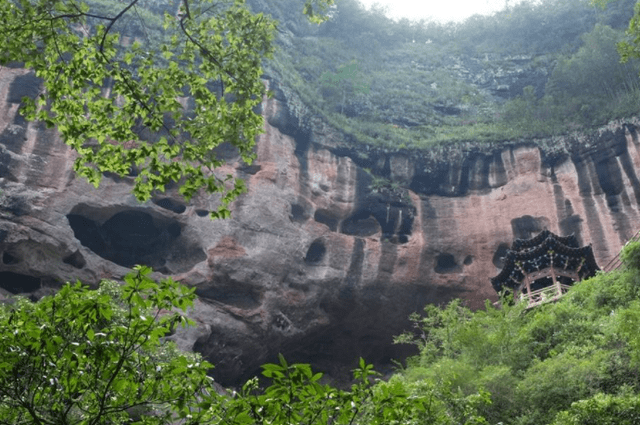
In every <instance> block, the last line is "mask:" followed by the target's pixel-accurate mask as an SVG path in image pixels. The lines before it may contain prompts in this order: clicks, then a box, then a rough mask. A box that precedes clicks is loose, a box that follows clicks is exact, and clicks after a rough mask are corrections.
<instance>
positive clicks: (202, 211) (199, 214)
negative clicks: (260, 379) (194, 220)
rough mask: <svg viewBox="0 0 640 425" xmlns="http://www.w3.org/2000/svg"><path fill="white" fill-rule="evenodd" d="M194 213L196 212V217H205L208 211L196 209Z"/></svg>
mask: <svg viewBox="0 0 640 425" xmlns="http://www.w3.org/2000/svg"><path fill="white" fill-rule="evenodd" d="M196 214H198V217H206V216H207V215H209V211H207V210H196Z"/></svg>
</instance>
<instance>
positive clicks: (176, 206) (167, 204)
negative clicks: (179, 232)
mask: <svg viewBox="0 0 640 425" xmlns="http://www.w3.org/2000/svg"><path fill="white" fill-rule="evenodd" d="M153 203H154V204H156V205H157V206H159V207H161V208H164V209H165V210H169V211H173V212H174V213H176V214H182V213H183V212H185V210H186V209H187V207H186V206H184V205H183V204H181V203H179V202H175V201H173V200H171V199H170V198H162V199H158V200H155V201H153Z"/></svg>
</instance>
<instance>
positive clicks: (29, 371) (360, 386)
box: [0, 266, 487, 425]
mask: <svg viewBox="0 0 640 425" xmlns="http://www.w3.org/2000/svg"><path fill="white" fill-rule="evenodd" d="M150 272H151V270H150V269H149V268H147V267H143V266H136V267H135V268H134V271H133V272H132V273H130V274H128V275H127V276H125V283H124V285H122V286H120V285H119V284H117V283H115V282H112V281H103V282H102V284H101V286H100V288H99V289H97V290H95V291H92V290H89V288H88V287H86V286H83V285H82V284H81V283H80V282H77V283H76V284H75V285H72V284H67V285H65V286H64V287H63V288H62V290H60V291H59V292H58V293H57V294H55V295H52V296H47V297H44V298H42V299H41V300H39V301H38V302H36V303H33V302H30V301H28V300H26V299H22V298H20V299H17V300H13V302H12V303H8V304H2V305H0V329H2V332H1V333H0V354H1V357H0V424H6V425H20V424H38V425H45V424H46V425H71V424H74V425H75V424H82V425H89V424H91V425H94V424H96V425H97V424H105V425H107V424H109V425H116V424H125V423H139V424H143V423H144V424H177V423H181V424H193V425H195V424H228V425H240V424H247V425H248V424H273V425H278V424H281V425H285V424H286V425H293V424H299V423H305V424H309V425H321V424H322V425H326V424H328V423H331V424H336V425H338V424H343V425H346V424H380V425H389V424H401V423H402V424H408V423H416V424H418V423H420V424H423V423H431V424H451V425H453V424H456V423H468V424H480V423H484V421H483V420H482V419H481V418H480V416H479V415H478V414H477V408H476V406H478V405H479V404H481V403H482V402H483V400H486V397H487V396H486V394H484V393H481V394H473V395H471V396H461V395H460V394H459V393H458V392H456V391H453V392H452V391H451V389H449V388H446V387H441V388H435V387H433V388H428V387H426V386H423V387H422V392H423V393H422V394H421V395H416V396H414V395H411V394H409V392H408V391H407V388H405V387H404V386H402V385H396V384H387V383H384V382H379V383H374V381H373V378H374V377H375V375H376V372H374V371H373V369H372V366H371V365H368V364H366V363H365V362H364V360H362V359H360V362H359V364H358V366H357V367H356V369H355V370H354V383H353V385H352V386H351V388H350V389H349V390H340V389H337V388H334V387H331V386H330V385H326V384H320V383H319V381H320V379H321V378H322V374H321V373H315V374H314V373H313V372H312V371H311V368H310V366H309V365H304V364H293V365H289V364H287V362H286V361H285V359H284V358H283V357H282V356H280V358H279V363H278V364H266V365H264V366H263V376H264V379H265V380H266V381H263V383H261V381H259V380H258V379H257V378H255V379H251V380H249V381H248V382H247V383H246V384H245V385H243V386H242V388H241V389H240V390H238V391H230V392H229V393H225V394H219V393H218V392H217V391H218V390H217V389H216V388H215V386H214V384H213V381H212V379H211V378H209V377H208V376H207V374H206V373H207V371H208V370H209V369H210V368H211V367H212V365H211V364H210V363H208V362H206V361H203V360H202V359H201V357H200V355H198V354H192V353H183V352H180V351H178V350H177V348H176V347H175V345H174V344H173V343H172V342H170V341H168V340H167V339H166V337H167V335H169V334H170V333H171V332H172V331H173V330H174V329H175V327H176V326H177V325H178V324H192V323H191V322H190V321H189V320H188V319H186V318H185V317H183V316H182V315H181V314H180V313H177V312H174V311H172V310H174V309H177V310H181V311H183V312H184V311H186V309H187V308H188V307H190V306H191V305H192V304H193V300H194V298H195V295H194V288H187V287H185V286H182V285H180V284H178V283H175V282H174V281H173V280H171V279H170V278H169V279H165V280H163V281H162V282H160V283H156V282H154V281H152V280H150V279H149V278H148V277H147V275H148V274H149V273H150ZM264 382H266V383H267V385H265V384H264Z"/></svg>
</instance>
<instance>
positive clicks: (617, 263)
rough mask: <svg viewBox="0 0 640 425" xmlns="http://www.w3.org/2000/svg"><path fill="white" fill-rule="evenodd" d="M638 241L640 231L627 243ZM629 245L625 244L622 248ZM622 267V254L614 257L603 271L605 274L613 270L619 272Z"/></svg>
mask: <svg viewBox="0 0 640 425" xmlns="http://www.w3.org/2000/svg"><path fill="white" fill-rule="evenodd" d="M637 240H640V231H638V233H636V234H635V235H633V236H632V237H631V239H629V240H628V241H627V243H629V242H635V241H637ZM627 243H625V244H624V245H623V246H622V248H624V247H625V246H626V245H627ZM622 248H620V250H621V251H622ZM621 266H622V260H621V259H620V254H619V253H618V254H616V255H615V256H614V257H613V258H612V259H611V260H610V261H609V262H608V263H607V265H606V266H604V267H603V268H602V270H603V271H605V272H610V271H612V270H617V269H619V268H620V267H621Z"/></svg>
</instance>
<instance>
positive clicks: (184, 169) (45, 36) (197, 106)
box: [0, 0, 333, 218]
mask: <svg viewBox="0 0 640 425" xmlns="http://www.w3.org/2000/svg"><path fill="white" fill-rule="evenodd" d="M172 3H173V2H171V3H168V4H166V5H160V6H158V5H157V4H155V6H154V7H155V9H154V10H155V12H156V13H155V14H154V13H150V10H149V9H143V8H141V7H140V5H139V0H127V1H126V2H125V3H120V2H118V3H116V2H111V3H110V2H104V1H102V0H93V1H90V2H88V3H85V2H83V1H82V0H68V1H67V0H0V46H2V48H1V50H0V65H4V64H7V63H8V62H19V63H24V66H25V67H27V68H32V69H33V70H34V71H35V73H36V75H37V76H38V77H40V78H41V79H42V80H43V86H44V90H43V91H42V92H41V93H40V94H39V95H38V96H37V97H36V99H24V107H23V113H24V114H25V116H26V117H27V118H28V119H31V120H34V119H37V120H40V121H44V122H45V123H46V124H47V126H50V127H51V126H57V128H58V131H59V132H60V135H61V137H62V139H63V140H64V142H65V143H67V144H68V145H70V146H71V147H72V148H73V149H75V150H76V151H77V152H78V153H79V154H80V156H79V157H78V158H77V159H76V161H75V163H74V170H75V171H76V172H77V173H78V174H79V175H81V176H83V177H85V178H86V179H87V180H88V181H89V182H90V183H92V184H93V185H94V186H95V187H98V185H99V183H100V180H101V177H102V175H101V173H104V172H113V173H116V174H118V175H120V176H124V175H127V174H130V173H132V169H133V166H134V165H136V166H142V168H141V170H140V172H139V174H138V175H137V176H136V178H135V186H134V188H133V193H134V195H135V196H136V198H137V199H138V201H140V202H144V201H146V200H148V199H149V198H150V196H151V194H152V192H154V191H156V190H159V191H161V192H163V191H164V190H165V185H166V184H167V183H169V182H171V181H173V182H179V181H181V179H185V180H184V183H183V184H182V185H181V187H180V189H179V192H180V193H181V194H182V195H183V196H184V197H185V199H186V200H187V201H189V200H190V199H191V197H192V196H193V195H194V194H195V192H196V191H197V190H199V189H200V188H203V187H204V188H205V189H206V191H207V192H208V193H216V192H217V193H220V194H221V198H220V199H221V203H220V206H219V208H218V210H217V211H212V212H211V218H216V217H228V216H229V215H230V212H229V209H228V208H227V206H228V204H229V203H230V202H231V201H232V200H233V199H235V197H237V196H238V195H239V194H240V193H242V192H243V191H244V190H245V186H244V184H243V182H242V181H241V180H239V179H234V178H233V177H232V176H231V175H226V176H218V175H216V174H215V173H214V172H213V170H214V169H215V168H217V167H219V166H221V165H222V164H223V161H222V160H220V159H218V158H217V157H216V155H215V152H214V151H213V149H214V148H216V147H217V146H219V145H220V144H221V143H224V142H229V143H231V144H232V145H234V146H235V147H236V148H237V149H238V152H239V154H240V155H241V157H242V159H243V160H244V161H245V162H247V163H250V162H251V161H252V160H253V158H254V154H253V150H252V148H253V145H254V139H255V137H256V136H257V135H258V134H259V133H260V132H261V131H262V117H261V116H260V115H259V114H257V113H255V112H254V109H255V107H256V106H257V105H258V104H259V103H260V102H261V100H262V96H263V94H264V86H263V84H262V82H261V80H260V76H261V73H262V70H261V61H262V59H263V58H264V57H268V56H269V55H270V54H271V53H272V51H273V46H272V41H273V34H274V30H275V28H276V23H275V21H273V20H272V19H270V18H269V17H267V16H265V15H263V14H261V13H258V14H253V13H251V12H250V11H249V10H248V9H247V8H246V7H245V1H244V0H233V1H231V0H221V1H217V0H181V1H179V2H178V4H177V5H176V6H171V4H172ZM332 4H333V0H307V1H306V3H305V6H304V13H306V14H307V16H308V17H309V19H311V20H313V21H314V22H320V21H322V20H323V19H326V16H323V15H322V12H324V11H326V10H327V8H328V7H329V6H330V5H332ZM141 16H146V17H147V18H151V21H153V22H151V21H150V20H148V19H143V18H141ZM160 16H162V18H160ZM131 17H135V18H136V22H137V24H138V25H137V30H136V32H135V33H134V34H128V35H130V36H132V37H133V38H134V39H135V40H134V41H133V43H130V42H129V40H128V39H127V38H128V37H125V35H127V34H120V33H118V30H119V29H121V28H123V25H125V24H126V23H127V18H131ZM154 20H155V21H154ZM162 20H164V24H163V25H164V32H161V31H157V32H155V33H154V35H156V36H162V37H163V39H161V40H158V39H156V38H155V37H154V38H153V39H152V38H150V37H148V36H147V37H146V39H145V37H139V36H137V35H136V33H138V34H139V33H143V34H146V32H147V29H148V27H149V28H151V27H153V28H151V29H155V30H159V29H160V28H159V27H160V25H161V24H160V23H161V22H162ZM184 98H188V99H189V100H190V102H191V105H190V107H185V106H184V105H183V103H181V102H180V99H184ZM201 167H206V169H208V170H206V171H204V170H203V169H202V168H201Z"/></svg>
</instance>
